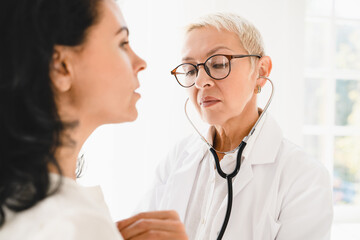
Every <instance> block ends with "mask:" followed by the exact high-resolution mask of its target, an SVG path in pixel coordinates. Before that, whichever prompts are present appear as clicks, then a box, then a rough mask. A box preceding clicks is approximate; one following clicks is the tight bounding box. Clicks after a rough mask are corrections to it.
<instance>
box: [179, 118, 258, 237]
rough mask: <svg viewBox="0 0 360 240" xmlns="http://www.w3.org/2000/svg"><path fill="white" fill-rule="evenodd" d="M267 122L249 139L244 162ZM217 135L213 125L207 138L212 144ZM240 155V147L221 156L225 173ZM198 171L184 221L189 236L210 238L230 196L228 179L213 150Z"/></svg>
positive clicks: (206, 153)
mask: <svg viewBox="0 0 360 240" xmlns="http://www.w3.org/2000/svg"><path fill="white" fill-rule="evenodd" d="M263 122H264V118H263V119H261V120H260V122H259V124H258V126H257V127H256V129H255V132H254V133H253V135H252V136H251V137H250V138H249V139H248V142H247V144H246V147H245V149H244V151H243V153H242V158H241V162H243V161H244V160H245V159H246V158H247V155H248V154H249V152H250V150H251V148H252V146H253V144H254V142H255V139H256V138H257V136H258V135H259V132H260V131H261V127H262V125H263ZM214 134H215V128H214V127H211V128H210V129H209V131H208V134H207V141H208V142H209V143H210V144H212V145H213V139H214ZM237 154H238V150H236V151H235V152H234V153H228V154H226V155H225V156H224V157H223V159H221V161H220V167H221V169H222V171H223V172H225V173H228V174H230V173H232V172H233V171H234V169H235V166H236V158H237ZM197 171H198V172H197V174H196V177H195V181H194V185H193V188H192V191H191V195H190V199H189V204H188V207H187V211H186V215H185V220H184V224H185V228H186V231H187V234H188V236H189V239H210V232H211V228H212V219H214V218H215V217H216V214H217V211H218V209H219V208H220V207H221V204H222V202H223V200H224V199H227V194H228V187H227V180H226V179H224V178H222V177H221V176H220V175H219V174H218V172H217V170H216V165H215V160H214V157H213V155H212V153H211V152H210V151H206V152H205V155H204V158H203V159H202V160H201V161H200V164H199V167H198V169H197ZM230 216H231V215H230ZM224 218H225V215H224Z"/></svg>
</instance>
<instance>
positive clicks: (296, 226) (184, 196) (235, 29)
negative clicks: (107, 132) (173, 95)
mask: <svg viewBox="0 0 360 240" xmlns="http://www.w3.org/2000/svg"><path fill="white" fill-rule="evenodd" d="M182 56H183V57H182V63H181V64H180V65H179V66H178V67H176V68H175V69H174V70H173V71H172V74H173V75H175V77H176V80H177V81H178V82H179V84H180V85H181V86H182V87H184V88H185V89H186V90H187V91H188V94H189V98H190V100H191V102H192V104H193V105H194V106H195V107H196V109H197V111H198V113H199V114H200V116H201V118H202V120H203V121H205V122H207V123H208V124H210V125H211V127H210V128H209V129H208V130H207V132H206V133H205V134H204V136H207V137H206V141H208V143H209V145H208V144H205V143H204V141H203V140H202V139H201V137H200V136H199V135H198V134H197V133H195V134H194V135H192V136H189V137H187V138H185V139H184V140H183V141H181V142H179V143H178V144H177V145H176V147H175V148H174V149H173V150H172V151H171V152H170V153H169V155H168V157H167V159H166V160H165V161H164V162H162V163H161V164H160V165H159V167H158V170H157V178H156V182H155V186H154V191H153V192H152V194H151V196H150V199H149V201H148V202H147V206H146V207H145V209H146V210H163V209H174V210H176V211H177V212H178V213H179V215H180V218H181V219H182V221H184V224H185V228H186V232H187V234H188V236H189V239H204V240H205V239H206V240H208V239H217V237H218V234H219V232H220V231H221V229H222V226H223V222H224V218H225V215H226V211H227V206H228V199H227V197H228V187H227V181H226V180H225V179H224V178H223V177H221V176H219V174H218V171H217V167H216V164H215V161H214V154H213V153H216V156H217V157H218V159H219V160H220V164H219V165H220V167H221V169H222V170H223V171H224V172H225V173H230V172H232V171H233V169H234V168H235V166H236V159H237V154H238V151H239V149H237V147H238V146H239V144H240V143H241V142H242V140H243V139H244V138H245V137H246V136H248V135H249V133H250V131H251V129H252V128H253V126H254V124H255V123H256V122H257V121H258V119H259V116H260V115H261V114H262V111H263V110H262V109H260V108H258V106H257V95H258V94H260V93H261V88H262V87H263V86H264V85H265V84H266V83H267V80H268V76H269V75H270V72H271V68H272V63H271V59H270V57H268V56H266V55H265V52H264V47H263V43H262V39H261V36H260V33H259V32H258V30H257V29H256V28H255V27H254V26H253V25H252V24H251V23H249V22H248V21H246V20H245V19H243V18H241V17H239V16H237V15H232V14H212V15H208V16H206V17H204V18H203V19H201V20H200V21H199V22H195V23H193V24H191V25H190V26H188V28H187V31H186V38H185V43H184V47H183V51H182ZM291 90H293V89H291V87H290V86H289V91H291ZM190 118H191V116H190ZM209 146H212V147H213V149H215V150H216V151H213V152H211V151H209ZM233 149H235V151H234V152H231V150H233ZM240 156H241V159H240V161H241V168H240V171H239V172H238V174H237V175H236V176H235V177H234V178H233V179H232V185H233V204H232V210H231V215H230V218H229V221H228V223H227V227H226V230H225V232H224V233H223V234H224V235H223V238H222V239H229V240H233V239H246V240H250V239H252V240H253V239H255V240H273V239H277V240H305V239H306V240H325V239H330V228H331V222H332V215H333V209H332V191H331V184H330V177H329V174H328V172H327V171H326V169H325V168H324V167H323V166H322V165H321V164H320V163H319V162H318V161H316V160H313V159H311V158H310V157H309V156H308V155H306V154H305V152H304V151H303V150H302V149H300V148H299V147H297V146H296V145H294V144H293V143H291V142H290V141H288V140H286V139H285V138H284V137H283V135H282V132H281V129H280V127H279V125H278V124H277V123H276V121H275V120H274V118H273V117H272V116H271V115H270V114H268V113H264V114H263V116H262V118H261V119H260V121H259V122H258V125H257V127H256V129H255V131H254V132H253V133H252V135H251V137H250V138H249V139H248V141H247V145H246V147H245V148H244V150H243V152H242V154H241V155H240Z"/></svg>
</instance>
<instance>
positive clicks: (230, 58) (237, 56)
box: [170, 54, 261, 88]
mask: <svg viewBox="0 0 360 240" xmlns="http://www.w3.org/2000/svg"><path fill="white" fill-rule="evenodd" d="M216 56H224V57H226V58H227V59H228V61H229V72H228V74H227V75H226V76H225V77H222V78H214V77H213V76H211V74H210V70H209V68H208V67H207V66H206V63H207V61H209V59H211V58H213V57H216ZM245 57H257V58H261V56H260V55H257V54H247V55H227V54H215V55H212V56H210V57H208V59H206V61H205V62H203V63H198V64H192V63H182V64H180V65H179V66H177V67H176V68H174V69H173V70H171V72H170V73H171V75H174V76H175V79H176V81H177V82H178V83H179V84H180V86H182V87H184V88H190V87H192V86H194V84H195V82H194V83H193V84H191V85H190V86H184V85H182V84H181V83H180V81H179V80H178V78H177V77H176V70H177V69H178V68H179V67H181V66H182V65H185V64H190V65H192V66H193V67H194V68H195V69H196V77H197V76H198V74H199V66H201V65H203V66H204V69H205V72H206V73H207V75H209V77H211V78H212V79H215V80H222V79H224V78H227V77H228V76H229V74H230V72H231V60H232V59H234V58H245Z"/></svg>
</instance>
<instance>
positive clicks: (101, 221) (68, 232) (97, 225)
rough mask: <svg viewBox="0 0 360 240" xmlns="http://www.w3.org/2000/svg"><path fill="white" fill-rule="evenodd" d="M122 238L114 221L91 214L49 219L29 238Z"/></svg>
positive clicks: (58, 239) (115, 239) (120, 239)
mask: <svg viewBox="0 0 360 240" xmlns="http://www.w3.org/2000/svg"><path fill="white" fill-rule="evenodd" d="M35 239H36V240H48V239H51V240H64V239H66V240H79V239H80V240H81V239H86V240H99V239H106V240H122V239H123V238H122V236H121V234H120V233H119V231H118V230H117V228H116V226H115V223H111V222H109V221H108V220H107V219H105V218H103V217H102V216H96V215H93V214H87V213H85V214H83V213H76V215H75V214H66V215H63V216H61V217H59V218H57V219H49V222H48V224H46V225H44V226H43V228H42V230H40V231H38V233H37V234H36V235H35V236H34V237H33V238H31V240H35Z"/></svg>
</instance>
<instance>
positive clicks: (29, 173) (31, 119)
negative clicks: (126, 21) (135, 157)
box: [0, 0, 101, 227]
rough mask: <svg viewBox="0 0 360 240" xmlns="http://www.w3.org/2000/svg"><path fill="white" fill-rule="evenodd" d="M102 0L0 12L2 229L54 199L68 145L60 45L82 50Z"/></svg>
mask: <svg viewBox="0 0 360 240" xmlns="http://www.w3.org/2000/svg"><path fill="white" fill-rule="evenodd" d="M100 1H101V0H32V1H29V0H5V3H2V4H1V7H0V31H1V34H0V227H1V226H3V224H4V223H5V217H6V216H5V211H4V210H5V208H8V209H9V210H11V211H15V212H20V211H23V210H25V209H28V208H30V207H32V206H34V205H35V204H36V203H38V202H39V201H40V200H42V199H44V198H46V197H47V196H48V195H49V187H50V180H49V172H48V166H49V165H50V164H52V165H54V166H56V168H57V170H58V171H59V173H60V174H61V171H60V167H59V164H58V162H57V160H56V159H55V157H54V152H55V150H56V149H57V148H58V147H59V146H60V145H61V144H63V143H61V141H60V135H61V133H62V131H63V130H64V129H65V128H66V127H67V124H66V123H64V122H61V121H60V118H59V115H58V112H57V108H56V105H55V101H54V95H53V91H52V87H51V81H50V77H49V66H50V63H51V60H52V56H53V53H54V46H55V45H65V46H79V45H81V44H82V43H83V42H84V41H85V40H86V36H87V31H88V30H89V28H90V27H91V26H93V25H95V24H96V22H97V21H98V20H99V15H100V10H99V8H100V7H99V2H100Z"/></svg>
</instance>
